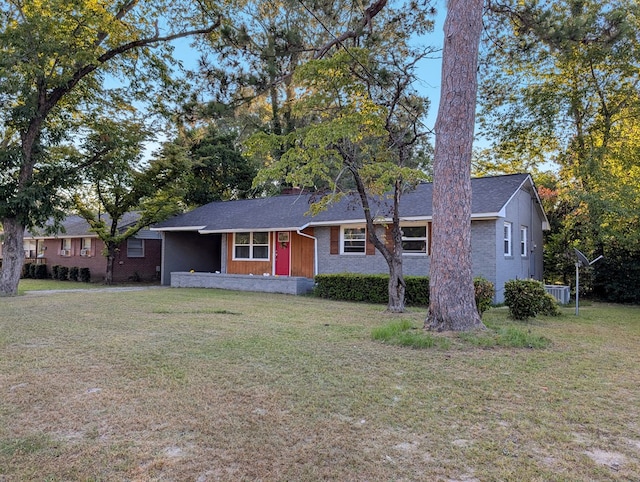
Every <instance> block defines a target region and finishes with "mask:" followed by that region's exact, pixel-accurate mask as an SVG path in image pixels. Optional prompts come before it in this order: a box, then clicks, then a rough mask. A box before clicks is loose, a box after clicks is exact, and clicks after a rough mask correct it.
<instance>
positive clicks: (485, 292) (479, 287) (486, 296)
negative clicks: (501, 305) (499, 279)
mask: <svg viewBox="0 0 640 482" xmlns="http://www.w3.org/2000/svg"><path fill="white" fill-rule="evenodd" d="M473 287H474V290H475V295H476V308H477V309H478V313H479V314H480V316H481V317H482V314H483V313H484V312H485V311H487V310H488V309H489V308H491V305H492V304H493V297H494V296H495V294H496V287H495V285H494V284H493V283H492V282H491V281H489V280H487V279H484V278H483V277H482V276H476V277H475V278H473Z"/></svg>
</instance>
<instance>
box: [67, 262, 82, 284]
mask: <svg viewBox="0 0 640 482" xmlns="http://www.w3.org/2000/svg"><path fill="white" fill-rule="evenodd" d="M79 271H80V269H79V268H78V267H77V266H73V267H71V269H69V279H70V280H71V281H78V273H79Z"/></svg>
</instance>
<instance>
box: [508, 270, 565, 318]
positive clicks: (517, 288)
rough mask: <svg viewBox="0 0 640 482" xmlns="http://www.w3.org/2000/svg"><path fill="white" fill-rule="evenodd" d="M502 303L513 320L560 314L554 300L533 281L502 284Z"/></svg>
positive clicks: (538, 282)
mask: <svg viewBox="0 0 640 482" xmlns="http://www.w3.org/2000/svg"><path fill="white" fill-rule="evenodd" d="M504 301H505V304H506V305H507V306H508V307H509V315H510V316H511V318H513V319H514V320H527V319H529V318H535V316H536V315H538V314H543V315H551V316H556V315H559V314H560V312H559V309H558V307H557V303H556V300H555V298H554V297H553V296H551V295H550V294H548V293H547V292H546V291H545V290H544V285H543V284H542V283H541V282H540V281H537V280H533V279H518V280H510V281H507V282H506V283H505V284H504Z"/></svg>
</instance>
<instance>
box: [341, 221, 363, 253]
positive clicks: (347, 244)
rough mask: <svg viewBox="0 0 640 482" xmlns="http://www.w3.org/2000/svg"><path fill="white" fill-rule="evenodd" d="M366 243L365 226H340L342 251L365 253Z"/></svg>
mask: <svg viewBox="0 0 640 482" xmlns="http://www.w3.org/2000/svg"><path fill="white" fill-rule="evenodd" d="M366 244H367V228H365V227H357V228H354V227H348V228H344V227H343V228H342V253H343V254H365V252H366V251H365V249H366Z"/></svg>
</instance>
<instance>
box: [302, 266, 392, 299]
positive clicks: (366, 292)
mask: <svg viewBox="0 0 640 482" xmlns="http://www.w3.org/2000/svg"><path fill="white" fill-rule="evenodd" d="M315 281H316V288H315V290H314V292H315V294H316V296H319V297H320V298H329V299H332V300H344V301H367V302H369V303H387V302H388V301H389V276H385V275H371V274H356V273H341V274H322V275H318V276H316V277H315Z"/></svg>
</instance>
